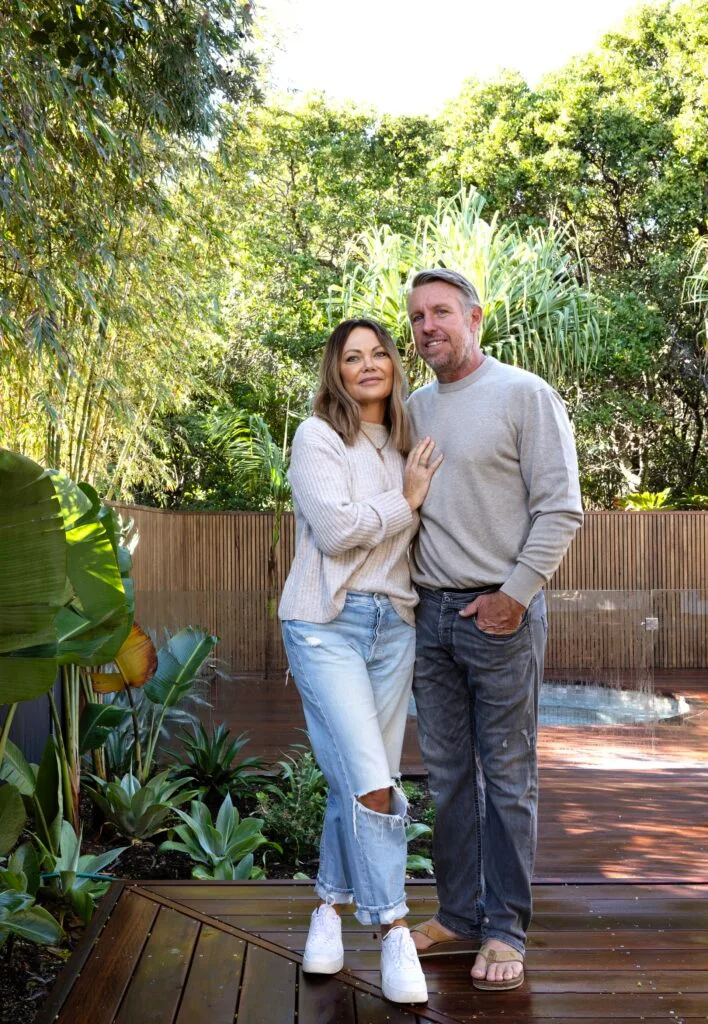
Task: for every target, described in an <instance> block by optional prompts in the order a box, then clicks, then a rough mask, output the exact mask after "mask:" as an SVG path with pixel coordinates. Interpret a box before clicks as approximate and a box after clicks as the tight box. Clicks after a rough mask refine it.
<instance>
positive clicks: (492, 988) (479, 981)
mask: <svg viewBox="0 0 708 1024" xmlns="http://www.w3.org/2000/svg"><path fill="white" fill-rule="evenodd" d="M418 955H419V956H420V954H418ZM478 956H481V957H483V958H484V959H485V960H486V962H487V964H523V962H524V957H523V954H522V953H519V952H518V951H517V950H515V949H492V948H490V946H488V945H487V943H486V942H485V944H484V945H483V946H482V948H481V949H480V951H479V953H478ZM523 983H524V969H523V967H522V968H521V974H519V975H518V977H516V978H503V979H502V980H501V981H487V979H486V978H472V984H473V985H474V987H475V988H478V989H481V991H482V992H508V991H509V990H510V989H512V988H518V987H519V986H520V985H523Z"/></svg>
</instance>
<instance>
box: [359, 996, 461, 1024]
mask: <svg viewBox="0 0 708 1024" xmlns="http://www.w3.org/2000/svg"><path fill="white" fill-rule="evenodd" d="M355 1005H356V1021H357V1024H419V1022H422V1021H424V1020H425V1017H424V1016H423V1014H424V1013H425V1009H424V1008H421V1010H420V1014H421V1016H418V1015H417V1014H416V1013H414V1012H413V1011H411V1010H408V1009H404V1008H403V1007H399V1006H395V1005H394V1004H393V1003H388V1002H383V1000H381V999H375V998H374V997H373V996H370V995H369V994H368V993H366V992H355ZM441 1010H442V1007H441ZM443 1012H444V1010H443Z"/></svg>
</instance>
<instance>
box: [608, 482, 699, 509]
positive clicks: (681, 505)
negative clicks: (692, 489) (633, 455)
mask: <svg viewBox="0 0 708 1024" xmlns="http://www.w3.org/2000/svg"><path fill="white" fill-rule="evenodd" d="M616 505H617V508H622V509H627V510H629V511H633V512H650V511H653V510H654V509H658V510H660V511H662V512H671V511H673V510H674V509H708V494H697V493H693V494H683V495H681V494H674V493H673V492H672V490H671V488H670V487H666V488H665V489H664V490H663V491H642V492H638V493H634V494H626V495H624V496H623V497H621V498H618V499H617V501H616Z"/></svg>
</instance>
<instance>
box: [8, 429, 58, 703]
mask: <svg viewBox="0 0 708 1024" xmlns="http://www.w3.org/2000/svg"><path fill="white" fill-rule="evenodd" d="M66 549H67V544H66V537H65V534H64V530H63V526H62V517H61V514H60V507H59V502H58V501H57V498H56V495H55V492H54V486H53V484H52V480H51V478H50V477H49V476H48V474H47V473H45V471H44V470H43V469H42V467H41V466H38V465H37V464H36V463H35V462H32V461H31V460H30V459H27V458H25V457H24V456H22V455H18V454H17V453H16V452H9V451H6V450H5V449H0V704H6V703H8V704H9V703H13V702H14V701H17V700H26V699H32V698H34V697H38V696H40V695H41V694H42V693H46V692H47V690H49V689H50V688H51V686H52V684H53V683H54V679H55V677H56V668H55V667H54V666H52V665H51V664H49V665H47V664H45V663H44V662H43V661H42V660H41V659H39V658H33V657H31V656H29V657H27V658H22V657H21V652H22V651H25V650H27V649H31V648H34V647H37V646H39V645H49V647H50V648H51V647H52V645H53V644H54V643H55V639H56V637H55V631H54V625H53V624H54V617H55V615H56V613H57V610H58V609H59V608H60V607H61V605H62V604H63V602H64V601H65V600H66V596H67V590H66V559H67V550H66ZM10 654H13V655H15V657H12V658H10V657H8V655H10ZM18 655H19V656H18ZM20 661H22V662H23V663H22V664H19V662H20Z"/></svg>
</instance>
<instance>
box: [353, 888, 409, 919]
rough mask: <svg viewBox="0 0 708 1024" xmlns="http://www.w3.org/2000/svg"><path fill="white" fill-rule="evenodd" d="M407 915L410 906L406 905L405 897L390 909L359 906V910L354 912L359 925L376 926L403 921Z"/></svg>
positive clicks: (389, 907)
mask: <svg viewBox="0 0 708 1024" xmlns="http://www.w3.org/2000/svg"><path fill="white" fill-rule="evenodd" d="M407 915H408V904H407V903H406V897H405V895H404V896H403V898H402V899H400V900H399V901H398V902H397V903H392V904H391V905H390V906H388V907H360V906H359V905H358V904H357V908H356V910H355V911H354V917H355V918H356V919H357V921H358V922H359V924H364V925H374V926H376V925H379V924H392V923H393V922H394V921H402V920H403V918H404V917H407Z"/></svg>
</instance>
